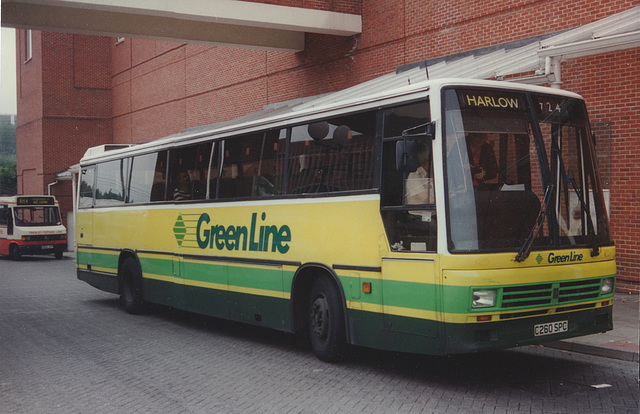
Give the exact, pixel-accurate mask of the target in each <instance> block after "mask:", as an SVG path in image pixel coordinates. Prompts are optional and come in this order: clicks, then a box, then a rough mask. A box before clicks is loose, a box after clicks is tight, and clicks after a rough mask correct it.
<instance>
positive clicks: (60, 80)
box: [19, 0, 640, 289]
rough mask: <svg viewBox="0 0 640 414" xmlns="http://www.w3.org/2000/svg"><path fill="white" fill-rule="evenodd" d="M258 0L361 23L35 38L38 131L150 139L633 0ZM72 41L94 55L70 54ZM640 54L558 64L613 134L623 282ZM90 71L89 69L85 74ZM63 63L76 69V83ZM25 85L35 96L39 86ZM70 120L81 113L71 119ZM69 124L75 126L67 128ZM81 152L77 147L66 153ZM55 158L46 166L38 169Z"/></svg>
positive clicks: (614, 214)
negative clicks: (280, 35) (277, 36)
mask: <svg viewBox="0 0 640 414" xmlns="http://www.w3.org/2000/svg"><path fill="white" fill-rule="evenodd" d="M256 2H261V3H269V4H279V5H286V6H296V7H306V8H314V9H321V10H331V11H338V12H346V13H355V14H360V15H361V16H362V21H363V32H362V34H360V35H358V36H352V37H349V38H342V37H336V36H327V35H318V34H307V35H306V40H305V50H304V51H302V52H300V53H296V54H291V53H283V52H264V51H255V50H246V49H232V48H222V47H211V46H202V45H186V44H178V43H171V42H164V41H151V40H142V39H125V40H124V41H123V42H121V43H117V42H116V39H114V38H110V39H107V40H106V41H105V40H104V39H106V38H95V39H93V38H90V37H88V36H73V35H63V34H45V35H43V42H44V44H45V45H46V47H47V49H49V48H50V49H51V50H52V51H55V56H56V59H51V61H50V62H49V63H48V64H46V65H45V66H44V68H45V69H44V74H43V75H42V79H44V81H45V83H46V85H44V87H43V88H42V89H44V90H45V96H44V97H43V98H42V99H41V101H42V103H40V105H42V107H43V108H44V112H45V114H44V121H43V133H45V132H44V131H48V132H47V133H50V134H51V135H50V137H52V140H50V141H49V140H47V142H49V143H52V142H53V141H55V139H56V137H64V136H66V137H72V138H67V142H66V143H65V145H67V146H69V145H70V144H69V140H70V141H72V142H75V143H77V144H78V145H85V141H89V142H90V143H91V145H98V144H100V143H104V142H109V141H111V142H115V143H131V142H142V141H147V140H150V139H154V138H159V137H162V136H165V135H168V134H172V133H175V132H179V131H181V130H183V129H184V128H186V127H193V126H199V125H204V124H209V123H214V122H219V121H225V120H229V119H232V118H235V117H238V116H240V115H243V114H246V113H249V112H253V111H258V110H260V109H262V107H263V106H264V105H266V104H271V103H276V102H282V101H286V100H290V99H295V98H300V97H303V96H311V95H315V94H320V93H325V92H330V91H335V90H339V89H343V88H346V87H349V86H351V85H354V84H357V83H361V82H364V81H367V80H370V79H372V78H375V77H377V76H380V75H383V74H386V73H389V72H392V71H394V70H395V68H396V67H397V66H399V65H403V64H408V63H412V62H417V61H421V60H425V59H429V58H433V57H439V56H444V55H448V54H452V53H457V52H462V51H467V50H471V49H475V48H480V47H485V46H490V45H495V44H499V43H503V42H507V41H512V40H518V39H523V38H527V37H531V36H536V35H541V34H545V33H551V32H555V31H558V30H564V29H570V28H575V27H577V26H579V25H583V24H586V23H590V22H593V21H596V20H599V19H602V18H604V17H607V16H609V15H612V14H615V13H618V12H621V11H624V10H627V9H629V8H631V7H634V6H636V5H637V0H610V1H607V2H602V1H596V0H500V1H498V0H485V1H482V2H480V1H477V0H459V1H455V2H454V1H441V0H422V1H420V0H396V1H387V0H302V1H297V0H296V1H294V0H265V1H256ZM116 43H117V44H116ZM105 48H106V49H110V51H109V50H107V51H106V52H105ZM35 49H36V48H35V47H34V50H35ZM81 51H82V52H83V53H85V55H86V56H87V59H95V61H93V62H88V61H83V60H81V59H78V57H79V56H80V52H81ZM51 56H52V57H53V56H54V55H53V54H52V55H51ZM107 58H108V59H107ZM107 60H108V61H107ZM637 62H638V51H637V50H632V51H626V52H618V53H612V54H608V55H603V56H596V57H592V58H584V59H575V60H570V61H568V62H565V63H564V64H563V78H564V79H563V80H564V85H563V87H564V88H565V89H570V90H574V91H576V92H578V93H581V94H583V96H585V98H586V99H587V104H588V106H589V110H590V116H591V118H592V120H593V121H594V127H595V129H597V130H599V131H600V130H601V131H602V132H601V134H603V136H609V137H610V139H608V140H603V141H602V143H600V144H599V156H600V160H601V161H602V163H603V170H604V173H605V174H604V176H603V181H604V182H605V187H606V188H609V189H610V194H611V226H612V234H613V237H614V239H615V241H616V243H617V246H618V250H617V252H618V256H617V259H618V264H619V268H618V274H619V276H620V281H621V284H620V286H630V288H631V289H637V286H640V276H638V268H639V267H640V264H639V257H638V253H637V252H638V250H639V249H638V233H640V232H638V221H637V219H636V217H638V216H639V215H638V213H639V212H638V201H637V200H638V199H640V198H639V197H638V196H640V194H639V192H640V190H639V188H638V179H637V177H638V176H639V175H640V174H638V169H637V168H638V167H637V165H636V164H637V161H636V160H637V159H638V155H639V154H638V149H637V148H638V147H640V146H639V145H638V140H639V138H638V136H637V131H638V130H639V129H638V118H639V117H638V108H637V105H635V104H634V103H635V101H637V100H638V84H639V83H640V79H639V75H638V65H637ZM32 66H33V67H32V68H28V67H26V65H25V67H24V68H23V70H24V71H25V73H26V71H32V72H36V69H35V68H36V67H37V66H36V65H32ZM100 68H109V70H110V73H108V74H106V75H105V74H104V73H103V72H102V71H100V70H99V69H100ZM96 69H98V72H97V73H98V74H97V75H95V76H92V74H95V73H96ZM57 71H59V72H57ZM70 73H73V74H74V76H75V75H78V74H81V75H82V82H80V83H78V81H77V80H75V81H74V79H73V76H70ZM36 78H37V75H36ZM105 78H106V79H107V80H108V81H107V82H106V83H105ZM74 82H75V84H74ZM23 86H24V89H23V90H24V91H32V90H33V92H29V93H33V94H37V87H36V88H32V87H31V86H30V85H28V84H26V85H23ZM85 86H88V87H89V88H88V91H89V92H86V93H85V89H84V87H85ZM29 96H31V95H29V94H27V97H25V98H24V99H25V101H24V102H25V103H26V102H27V98H28V97H29ZM92 99H93V101H92ZM29 105H30V106H29V107H28V108H27V107H26V105H23V106H22V107H21V108H22V109H21V110H20V114H21V116H23V114H25V115H24V116H25V119H26V117H27V115H26V114H30V115H28V117H29V118H33V119H38V111H39V107H38V105H39V103H38V102H37V98H31V101H29ZM31 105H33V106H31ZM109 111H111V112H110V113H109V114H107V112H109ZM77 113H80V114H81V116H78V115H77ZM50 114H55V116H56V117H62V118H64V119H70V120H72V121H71V122H56V123H53V122H51V123H50V124H49V126H50V127H51V128H49V129H48V125H47V116H48V115H50ZM78 119H82V120H83V121H84V120H87V122H86V123H84V122H75V124H74V125H72V124H73V122H74V121H73V120H78ZM91 120H93V121H95V123H93V124H92V123H91V122H90V121H91ZM19 122H20V119H19ZM76 127H77V128H79V129H76V131H79V132H77V133H73V134H68V133H69V132H70V131H71V130H72V129H73V128H76ZM19 128H20V126H19ZM57 128H60V130H59V131H58V130H57ZM87 136H89V138H87ZM61 139H64V138H61ZM83 140H84V141H83ZM55 150H56V149H55V148H50V149H48V150H46V151H49V152H50V153H53V154H55ZM74 151H76V150H74ZM79 155H81V151H80V150H77V153H75V152H74V153H73V155H72V156H70V157H71V158H73V157H78V158H79ZM45 158H46V159H49V158H51V157H50V155H47V156H45ZM54 158H55V157H54ZM68 159H69V157H67V158H66V159H65V162H66V161H67V160H68ZM25 163H26V160H25ZM35 163H36V164H37V161H36V162H35ZM19 164H20V161H19ZM24 165H27V164H24ZM55 168H57V167H56V166H53V165H49V166H47V169H48V170H47V171H49V172H51V171H55ZM61 169H63V168H61ZM25 182H26V181H25Z"/></svg>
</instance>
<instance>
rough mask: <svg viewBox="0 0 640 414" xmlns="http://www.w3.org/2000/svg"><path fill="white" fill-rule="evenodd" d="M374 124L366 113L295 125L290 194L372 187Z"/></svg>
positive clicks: (289, 183)
mask: <svg viewBox="0 0 640 414" xmlns="http://www.w3.org/2000/svg"><path fill="white" fill-rule="evenodd" d="M375 125H376V115H375V112H364V113H360V114H355V115H347V116H344V117H339V118H331V119H327V120H321V121H317V122H313V123H310V124H306V125H301V126H296V127H293V128H292V130H291V144H290V150H289V151H290V155H289V156H290V164H289V177H288V180H289V182H288V188H289V193H293V194H317V193H333V192H337V191H358V190H370V189H372V188H373V185H374V184H373V159H374V155H373V150H374V137H375Z"/></svg>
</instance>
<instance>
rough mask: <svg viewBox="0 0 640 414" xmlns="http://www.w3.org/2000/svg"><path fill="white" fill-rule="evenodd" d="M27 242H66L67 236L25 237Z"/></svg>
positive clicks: (44, 235)
mask: <svg viewBox="0 0 640 414" xmlns="http://www.w3.org/2000/svg"><path fill="white" fill-rule="evenodd" d="M23 237H24V240H26V241H52V240H65V239H66V238H67V236H66V235H65V234H43V235H36V236H31V235H30V236H23Z"/></svg>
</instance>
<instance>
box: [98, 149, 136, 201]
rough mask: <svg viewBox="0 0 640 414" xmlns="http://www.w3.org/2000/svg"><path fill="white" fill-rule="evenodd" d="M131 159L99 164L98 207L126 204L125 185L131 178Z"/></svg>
mask: <svg viewBox="0 0 640 414" xmlns="http://www.w3.org/2000/svg"><path fill="white" fill-rule="evenodd" d="M128 167H129V158H124V159H121V160H115V161H108V162H104V163H102V164H98V167H97V170H96V191H95V205H96V206H115V205H120V204H124V200H125V183H126V182H127V178H128V176H129V171H128Z"/></svg>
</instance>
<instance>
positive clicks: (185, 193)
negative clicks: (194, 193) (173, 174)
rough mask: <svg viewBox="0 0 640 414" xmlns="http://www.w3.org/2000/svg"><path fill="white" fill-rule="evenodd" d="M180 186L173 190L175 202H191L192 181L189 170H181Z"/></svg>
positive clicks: (179, 176)
mask: <svg viewBox="0 0 640 414" xmlns="http://www.w3.org/2000/svg"><path fill="white" fill-rule="evenodd" d="M177 182H178V185H177V186H176V188H175V189H174V190H173V199H174V200H175V201H182V200H191V179H190V178H189V172H188V171H187V170H180V172H179V173H178V177H177Z"/></svg>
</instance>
